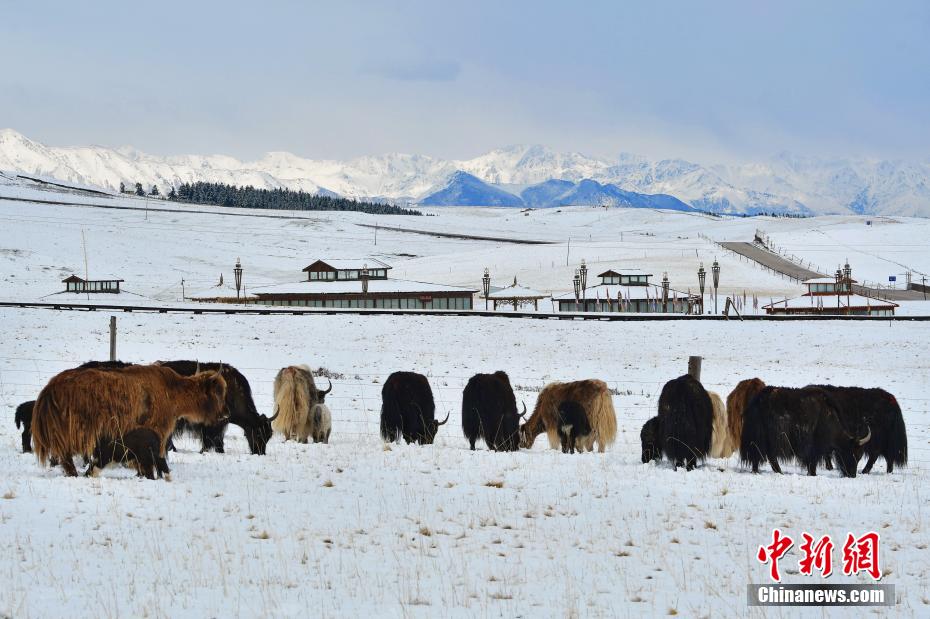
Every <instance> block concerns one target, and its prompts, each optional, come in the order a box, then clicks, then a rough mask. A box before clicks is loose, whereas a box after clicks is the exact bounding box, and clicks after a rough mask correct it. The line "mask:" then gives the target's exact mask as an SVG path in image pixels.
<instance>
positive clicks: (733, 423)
mask: <svg viewBox="0 0 930 619" xmlns="http://www.w3.org/2000/svg"><path fill="white" fill-rule="evenodd" d="M763 389H765V383H764V382H762V380H761V379H758V378H747V379H746V380H741V381H739V382H738V383H737V384H736V388H735V389H733V391H731V392H730V395H728V396H727V427H728V428H729V429H730V441H731V442H732V443H733V444H734V445H736V447H739V445H740V441H741V440H742V436H743V413H744V412H745V411H746V407H747V406H749V402H750V401H752V399H753V398H754V397H756V395H758V393H759V392H760V391H762V390H763Z"/></svg>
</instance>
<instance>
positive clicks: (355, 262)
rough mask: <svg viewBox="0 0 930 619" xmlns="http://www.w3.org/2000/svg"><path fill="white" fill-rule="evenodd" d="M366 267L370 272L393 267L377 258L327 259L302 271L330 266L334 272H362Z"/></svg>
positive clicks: (314, 263)
mask: <svg viewBox="0 0 930 619" xmlns="http://www.w3.org/2000/svg"><path fill="white" fill-rule="evenodd" d="M366 265H367V266H368V269H369V270H371V269H390V268H391V265H389V264H387V263H386V262H382V261H381V260H378V259H377V258H332V259H330V258H327V259H325V260H317V261H316V262H313V263H312V264H310V265H308V266H306V267H304V268H303V269H302V270H304V271H309V270H310V269H311V268H313V267H315V266H328V267H330V268H331V269H333V270H334V271H361V270H362V269H363V268H365V266H366Z"/></svg>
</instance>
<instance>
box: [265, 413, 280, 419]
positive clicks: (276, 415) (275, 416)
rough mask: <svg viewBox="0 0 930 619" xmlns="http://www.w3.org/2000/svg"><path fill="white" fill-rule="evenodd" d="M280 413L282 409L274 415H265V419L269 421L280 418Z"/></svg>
mask: <svg viewBox="0 0 930 619" xmlns="http://www.w3.org/2000/svg"><path fill="white" fill-rule="evenodd" d="M280 414H281V411H280V410H279V411H278V412H277V413H275V414H274V416H273V417H265V419H267V420H268V421H274V420H275V419H277V418H278V415H280Z"/></svg>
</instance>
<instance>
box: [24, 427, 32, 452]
mask: <svg viewBox="0 0 930 619" xmlns="http://www.w3.org/2000/svg"><path fill="white" fill-rule="evenodd" d="M31 452H32V432H30V430H29V426H26V427H25V428H23V453H24V454H27V453H31Z"/></svg>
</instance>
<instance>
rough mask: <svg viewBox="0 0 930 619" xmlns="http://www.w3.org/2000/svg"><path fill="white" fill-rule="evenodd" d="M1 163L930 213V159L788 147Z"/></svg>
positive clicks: (88, 179) (105, 182)
mask: <svg viewBox="0 0 930 619" xmlns="http://www.w3.org/2000/svg"><path fill="white" fill-rule="evenodd" d="M0 170H8V171H15V172H19V173H24V174H31V175H40V176H46V177H54V178H57V179H61V180H63V181H67V182H72V183H80V184H83V185H95V186H99V187H102V188H105V189H109V190H117V189H118V188H119V186H120V183H125V184H126V185H129V186H132V185H134V184H135V183H136V182H140V183H142V184H143V185H144V186H145V187H146V188H148V187H150V186H151V185H157V186H158V187H159V189H160V190H161V191H162V192H165V191H167V190H168V188H170V187H171V186H177V185H179V184H181V183H184V182H196V181H207V182H219V183H227V184H231V185H241V186H245V185H252V186H253V187H260V188H277V187H287V188H289V189H294V190H303V191H306V192H312V193H326V194H330V195H340V196H345V197H349V198H357V199H368V200H378V201H389V202H392V203H397V204H420V205H424V206H444V205H457V206H507V207H549V206H569V205H616V206H627V207H639V208H662V209H675V210H692V209H693V210H701V211H710V212H716V213H734V214H756V213H771V212H775V213H781V214H827V213H857V214H876V215H902V216H904V215H909V216H920V217H930V162H913V161H891V160H880V159H865V158H840V159H821V158H814V157H798V156H794V155H791V154H787V153H781V154H778V155H776V156H774V157H772V158H770V159H768V160H767V161H765V162H755V163H746V164H739V165H702V164H698V163H693V162H689V161H685V160H682V159H664V160H660V161H650V160H648V159H646V158H643V157H639V156H636V155H630V154H621V155H619V156H618V157H617V158H616V159H605V158H598V157H589V156H586V155H582V154H580V153H562V152H556V151H553V150H551V149H548V148H546V147H544V146H510V147H506V148H501V149H497V150H493V151H491V152H489V153H486V154H484V155H481V156H479V157H475V158H473V159H465V160H452V159H440V158H435V157H429V156H425V155H408V154H399V153H392V154H387V155H381V156H366V157H358V158H355V159H350V160H346V161H337V160H319V159H305V158H302V157H299V156H297V155H294V154H291V153H286V152H271V153H267V154H266V155H264V156H263V157H262V158H260V159H258V160H256V161H247V162H246V161H239V160H238V159H235V158H233V157H228V156H224V155H208V156H202V155H175V156H166V157H161V156H155V155H149V154H146V153H143V152H140V151H138V150H136V149H133V148H129V147H122V148H109V147H103V146H86V147H51V146H45V145H43V144H40V143H38V142H35V141H33V140H30V139H29V138H27V137H25V136H23V135H22V134H20V133H18V132H16V131H14V130H12V129H2V130H0Z"/></svg>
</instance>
